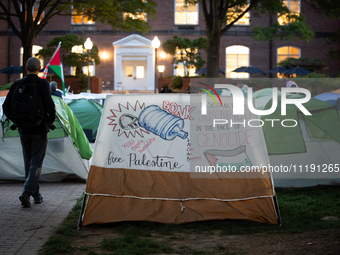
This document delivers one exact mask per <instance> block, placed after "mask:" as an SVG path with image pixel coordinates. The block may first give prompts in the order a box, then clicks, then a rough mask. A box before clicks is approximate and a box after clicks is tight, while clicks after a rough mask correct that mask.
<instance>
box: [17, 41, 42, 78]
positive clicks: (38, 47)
mask: <svg viewBox="0 0 340 255" xmlns="http://www.w3.org/2000/svg"><path fill="white" fill-rule="evenodd" d="M42 48H43V47H41V46H38V45H33V47H32V57H36V56H35V54H37V53H38V51H39V50H41V49H42ZM23 55H24V48H23V47H20V65H21V66H22V65H23V63H22V57H23ZM39 60H40V66H41V68H44V59H43V58H39ZM21 75H22V74H21ZM41 75H42V73H39V76H41Z"/></svg>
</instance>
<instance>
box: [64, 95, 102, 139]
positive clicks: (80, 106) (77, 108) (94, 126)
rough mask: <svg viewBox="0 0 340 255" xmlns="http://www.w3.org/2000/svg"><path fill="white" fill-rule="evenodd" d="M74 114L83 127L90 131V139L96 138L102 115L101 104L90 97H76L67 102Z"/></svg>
mask: <svg viewBox="0 0 340 255" xmlns="http://www.w3.org/2000/svg"><path fill="white" fill-rule="evenodd" d="M68 106H69V107H70V108H71V110H72V111H73V113H74V115H76V117H77V119H78V121H79V124H80V126H81V127H82V128H83V129H87V130H91V131H92V139H94V138H96V135H97V130H98V126H99V122H100V118H101V116H102V111H103V106H101V105H100V104H98V103H96V102H95V101H93V100H92V99H77V100H74V101H72V102H70V103H69V104H68Z"/></svg>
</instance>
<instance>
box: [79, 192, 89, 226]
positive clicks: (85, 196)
mask: <svg viewBox="0 0 340 255" xmlns="http://www.w3.org/2000/svg"><path fill="white" fill-rule="evenodd" d="M86 198H87V194H86V193H84V200H83V204H82V206H81V210H80V215H79V220H78V227H77V230H80V228H81V227H82V223H83V221H82V220H81V218H82V217H83V213H84V209H85V203H86Z"/></svg>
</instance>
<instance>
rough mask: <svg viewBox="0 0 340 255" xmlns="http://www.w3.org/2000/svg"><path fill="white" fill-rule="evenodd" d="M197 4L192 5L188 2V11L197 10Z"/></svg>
mask: <svg viewBox="0 0 340 255" xmlns="http://www.w3.org/2000/svg"><path fill="white" fill-rule="evenodd" d="M197 7H198V6H197V4H195V5H192V4H188V6H187V11H188V12H197Z"/></svg>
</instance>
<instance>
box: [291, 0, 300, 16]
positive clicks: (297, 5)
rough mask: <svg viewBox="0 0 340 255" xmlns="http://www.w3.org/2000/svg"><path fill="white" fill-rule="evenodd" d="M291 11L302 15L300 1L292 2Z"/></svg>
mask: <svg viewBox="0 0 340 255" xmlns="http://www.w3.org/2000/svg"><path fill="white" fill-rule="evenodd" d="M289 10H290V11H291V12H293V13H300V2H299V1H292V0H291V1H290V3H289Z"/></svg>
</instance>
